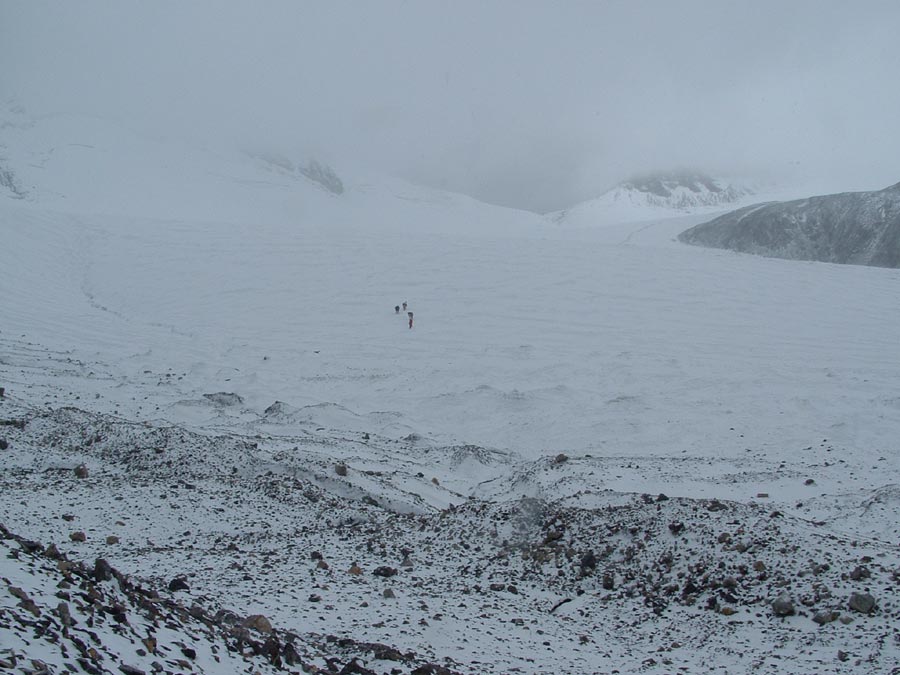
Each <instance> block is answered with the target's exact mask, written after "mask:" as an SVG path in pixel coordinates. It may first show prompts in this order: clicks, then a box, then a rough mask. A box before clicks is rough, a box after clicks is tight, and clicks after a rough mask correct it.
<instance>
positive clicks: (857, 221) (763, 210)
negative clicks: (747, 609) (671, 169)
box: [678, 183, 900, 267]
mask: <svg viewBox="0 0 900 675" xmlns="http://www.w3.org/2000/svg"><path fill="white" fill-rule="evenodd" d="M678 238H679V239H680V240H681V241H683V242H685V243H688V244H696V245H699V246H710V247H713V248H725V249H729V250H732V251H739V252H742V253H756V254H759V255H765V256H771V257H774V258H788V259H792V260H818V261H822V262H833V263H847V264H854V265H873V266H878V267H900V183H898V184H896V185H892V186H891V187H887V188H885V189H883V190H877V191H874V192H844V193H841V194H834V195H824V196H818V197H809V198H807V199H798V200H795V201H790V202H775V203H768V204H756V205H754V206H748V207H745V208H742V209H738V210H737V211H733V212H731V213H727V214H725V215H723V216H719V217H718V218H716V219H714V220H711V221H709V222H708V223H703V224H702V225H697V226H695V227H692V228H691V229H689V230H686V231H685V232H683V233H681V234H680V235H679V237H678Z"/></svg>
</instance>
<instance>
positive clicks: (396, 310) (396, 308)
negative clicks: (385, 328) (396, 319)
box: [394, 305, 400, 314]
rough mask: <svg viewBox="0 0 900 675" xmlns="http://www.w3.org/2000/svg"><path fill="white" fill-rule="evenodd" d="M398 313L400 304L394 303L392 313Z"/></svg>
mask: <svg viewBox="0 0 900 675" xmlns="http://www.w3.org/2000/svg"><path fill="white" fill-rule="evenodd" d="M399 313H400V305H394V314H399Z"/></svg>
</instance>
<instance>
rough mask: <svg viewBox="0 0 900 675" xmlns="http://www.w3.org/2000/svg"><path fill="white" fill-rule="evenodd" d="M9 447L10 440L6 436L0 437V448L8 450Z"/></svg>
mask: <svg viewBox="0 0 900 675" xmlns="http://www.w3.org/2000/svg"><path fill="white" fill-rule="evenodd" d="M8 447H9V442H8V441H7V440H6V439H5V438H0V450H6V449H7V448H8Z"/></svg>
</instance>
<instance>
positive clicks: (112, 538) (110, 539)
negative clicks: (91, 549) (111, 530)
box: [106, 534, 119, 546]
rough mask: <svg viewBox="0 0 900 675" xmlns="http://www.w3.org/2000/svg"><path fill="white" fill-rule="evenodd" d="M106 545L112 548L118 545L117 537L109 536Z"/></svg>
mask: <svg viewBox="0 0 900 675" xmlns="http://www.w3.org/2000/svg"><path fill="white" fill-rule="evenodd" d="M106 543H107V544H109V545H110V546H112V545H113V544H118V543H119V538H118V537H117V536H115V535H114V534H111V535H109V536H108V537H107V538H106Z"/></svg>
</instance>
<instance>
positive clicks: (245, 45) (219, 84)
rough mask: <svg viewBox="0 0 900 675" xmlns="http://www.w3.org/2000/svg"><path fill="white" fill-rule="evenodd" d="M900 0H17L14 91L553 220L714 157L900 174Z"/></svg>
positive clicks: (8, 71)
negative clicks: (621, 186) (367, 170)
mask: <svg viewBox="0 0 900 675" xmlns="http://www.w3.org/2000/svg"><path fill="white" fill-rule="evenodd" d="M898 35H900V2H897V1H895V0H890V1H885V2H866V1H865V0H861V1H858V2H853V3H851V2H847V1H845V0H840V1H832V0H810V1H808V2H804V1H799V0H797V1H791V2H785V1H783V0H777V1H770V0H753V1H749V0H748V1H746V2H729V1H726V0H708V1H705V2H679V1H676V0H655V1H650V0H647V1H643V2H642V1H640V0H628V1H623V2H600V1H597V2H583V3H582V2H574V1H565V2H563V1H560V2H527V1H523V0H509V1H507V0H492V1H487V0H479V1H476V2H464V1H459V0H454V1H450V0H447V1H446V2H424V1H421V0H414V1H413V0H410V1H409V2H387V1H382V2H355V1H354V2H335V1H333V0H328V1H323V2H312V1H302V0H298V1H296V2H295V1H293V0H292V1H290V2H288V1H276V0H266V1H265V2H249V1H247V2H236V1H232V2H228V1H226V0H219V1H218V2H160V1H153V2H149V1H148V2H134V1H129V0H110V1H108V2H96V1H90V2H77V3H76V2H64V1H59V2H43V1H40V0H29V1H28V2H17V1H15V0H0V87H2V89H0V92H2V97H3V98H4V99H15V100H18V101H20V102H21V103H23V104H24V105H25V106H26V107H28V108H29V109H30V110H31V111H33V112H38V113H41V112H69V111H72V112H86V113H92V114H100V115H103V116H109V117H114V118H116V119H120V120H126V121H128V122H130V123H131V124H133V125H134V126H136V127H140V128H150V129H154V130H156V131H163V132H166V131H171V132H172V133H175V134H178V135H187V136H194V137H196V138H198V139H208V138H209V137H213V138H214V139H226V140H228V141H229V142H230V141H232V140H233V141H234V142H235V144H237V145H240V146H242V147H246V146H248V145H249V146H254V145H255V146H259V147H267V148H270V149H276V148H283V149H284V150H285V151H287V152H295V151H297V149H301V148H302V149H304V150H305V151H308V152H313V153H316V154H317V155H319V156H320V157H322V158H323V159H325V160H326V161H330V162H332V163H333V164H335V166H336V167H337V168H338V170H340V166H341V164H342V163H345V164H347V165H349V164H351V163H353V164H357V163H362V164H368V165H371V166H374V167H375V168H378V169H383V170H386V171H389V172H393V173H398V174H400V175H403V176H405V177H407V178H411V179H413V180H417V181H419V182H425V183H428V184H431V185H436V186H439V187H445V188H448V189H453V190H457V191H461V192H466V193H469V194H472V195H474V196H476V197H479V198H482V199H485V200H487V201H493V202H497V203H502V204H508V205H514V206H519V207H523V208H530V209H535V210H551V209H556V208H562V207H564V206H568V205H570V204H572V203H573V202H576V201H579V200H582V199H586V198H589V197H592V196H596V195H597V194H599V193H600V192H602V191H603V190H604V189H606V188H608V187H609V186H610V185H611V184H613V183H615V182H617V181H619V180H621V179H623V178H626V177H628V176H629V175H631V174H633V173H635V172H643V171H650V170H654V169H668V168H672V167H678V166H688V167H696V168H699V169H704V170H707V171H710V172H719V173H722V172H724V173H729V174H750V175H752V176H755V175H757V174H761V173H767V174H769V175H771V176H773V177H774V178H778V179H781V180H787V179H790V180H798V181H804V182H805V181H808V180H819V181H822V180H827V181H828V182H829V183H830V184H833V185H835V186H836V187H845V188H846V189H865V188H876V187H883V186H885V185H887V184H890V183H894V182H897V181H900V85H898V82H900V39H898Z"/></svg>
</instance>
